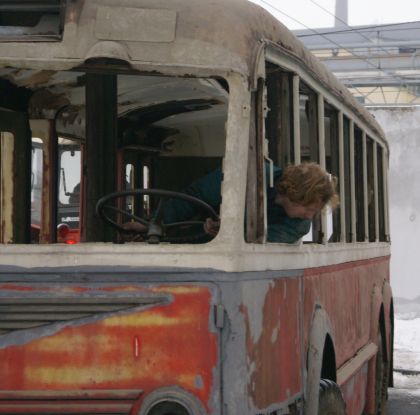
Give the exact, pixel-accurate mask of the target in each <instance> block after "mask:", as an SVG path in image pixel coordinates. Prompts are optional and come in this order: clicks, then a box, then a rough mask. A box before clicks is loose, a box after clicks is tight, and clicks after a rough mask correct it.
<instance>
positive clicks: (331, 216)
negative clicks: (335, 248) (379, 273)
mask: <svg viewBox="0 0 420 415" xmlns="http://www.w3.org/2000/svg"><path fill="white" fill-rule="evenodd" d="M324 126H325V167H326V170H327V171H328V172H329V173H330V174H332V175H333V176H335V177H337V192H338V193H340V182H339V180H338V178H339V172H340V170H339V147H338V112H337V110H336V109H335V108H333V107H331V106H330V105H328V104H325V112H324ZM327 219H328V222H329V227H331V228H332V229H330V232H331V234H329V235H328V241H329V242H339V241H340V238H341V221H340V206H338V207H337V208H336V209H334V210H333V211H332V212H328V216H327Z"/></svg>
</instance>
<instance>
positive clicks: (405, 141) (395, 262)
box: [370, 107, 420, 298]
mask: <svg viewBox="0 0 420 415" xmlns="http://www.w3.org/2000/svg"><path fill="white" fill-rule="evenodd" d="M370 112H371V113H372V114H373V115H374V116H375V118H376V119H377V121H378V122H379V124H380V125H381V126H382V128H383V129H384V131H385V134H386V136H387V138H388V142H389V144H390V152H391V156H390V170H389V186H390V222H391V241H392V248H391V255H392V256H391V284H392V287H393V292H394V296H397V297H405V298H414V297H417V296H419V295H420V108H416V107H413V108H398V109H370Z"/></svg>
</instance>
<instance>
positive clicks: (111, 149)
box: [82, 73, 117, 242]
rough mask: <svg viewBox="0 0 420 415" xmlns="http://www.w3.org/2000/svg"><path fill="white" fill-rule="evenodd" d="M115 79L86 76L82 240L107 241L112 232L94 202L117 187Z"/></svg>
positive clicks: (110, 76) (114, 77) (91, 74)
mask: <svg viewBox="0 0 420 415" xmlns="http://www.w3.org/2000/svg"><path fill="white" fill-rule="evenodd" d="M116 159H117V77H116V75H102V74H95V73H88V74H86V155H85V161H84V162H85V166H84V172H83V173H84V183H85V187H84V188H85V189H84V190H85V194H84V195H83V196H84V197H82V200H83V201H84V209H83V226H82V229H83V230H84V233H83V235H82V239H83V240H84V241H92V242H95V241H98V242H99V241H104V242H109V241H112V240H113V239H114V236H115V232H114V231H113V229H111V228H110V227H109V225H106V224H105V223H104V222H103V221H102V220H101V219H99V218H98V217H97V215H96V211H95V208H96V203H97V201H98V200H99V199H100V198H101V197H102V196H104V195H106V194H107V193H111V192H114V191H115V190H116V186H117V171H116V170H117V161H116Z"/></svg>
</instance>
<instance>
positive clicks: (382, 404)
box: [375, 332, 389, 415]
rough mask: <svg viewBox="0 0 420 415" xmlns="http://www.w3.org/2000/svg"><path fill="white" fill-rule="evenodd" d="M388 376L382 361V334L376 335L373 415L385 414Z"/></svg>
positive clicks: (387, 369)
mask: <svg viewBox="0 0 420 415" xmlns="http://www.w3.org/2000/svg"><path fill="white" fill-rule="evenodd" d="M388 376H389V368H388V364H387V362H386V360H385V359H384V348H383V343H382V334H381V332H379V334H378V352H377V353H376V369H375V415H384V414H385V413H386V401H387V398H388Z"/></svg>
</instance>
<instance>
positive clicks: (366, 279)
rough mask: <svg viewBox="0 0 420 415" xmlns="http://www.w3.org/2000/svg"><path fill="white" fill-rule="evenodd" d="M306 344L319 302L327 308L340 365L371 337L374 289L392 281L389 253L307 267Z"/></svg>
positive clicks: (338, 364) (305, 286) (305, 289)
mask: <svg viewBox="0 0 420 415" xmlns="http://www.w3.org/2000/svg"><path fill="white" fill-rule="evenodd" d="M304 275H305V277H304V298H305V304H304V310H305V311H304V315H305V317H304V327H305V329H304V332H305V345H306V347H307V344H308V334H309V329H310V325H311V321H312V316H313V311H314V308H315V305H316V304H320V305H321V306H322V307H323V308H324V309H325V310H326V312H327V314H328V316H329V318H330V321H331V325H332V329H333V333H332V334H333V337H334V338H333V340H334V343H335V347H336V350H335V351H336V364H337V367H340V366H341V365H342V364H343V363H345V362H346V361H347V360H348V359H349V358H350V357H352V356H353V355H354V353H355V352H356V351H357V350H359V349H360V348H361V347H363V346H364V345H365V344H366V343H367V342H368V341H369V339H370V326H371V318H370V316H371V313H372V293H373V289H374V286H375V285H378V286H380V287H382V286H383V283H384V281H385V280H387V281H389V257H383V258H375V259H370V260H364V261H356V262H349V263H345V264H339V265H332V266H329V267H322V268H314V269H310V270H305V273H304Z"/></svg>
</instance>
